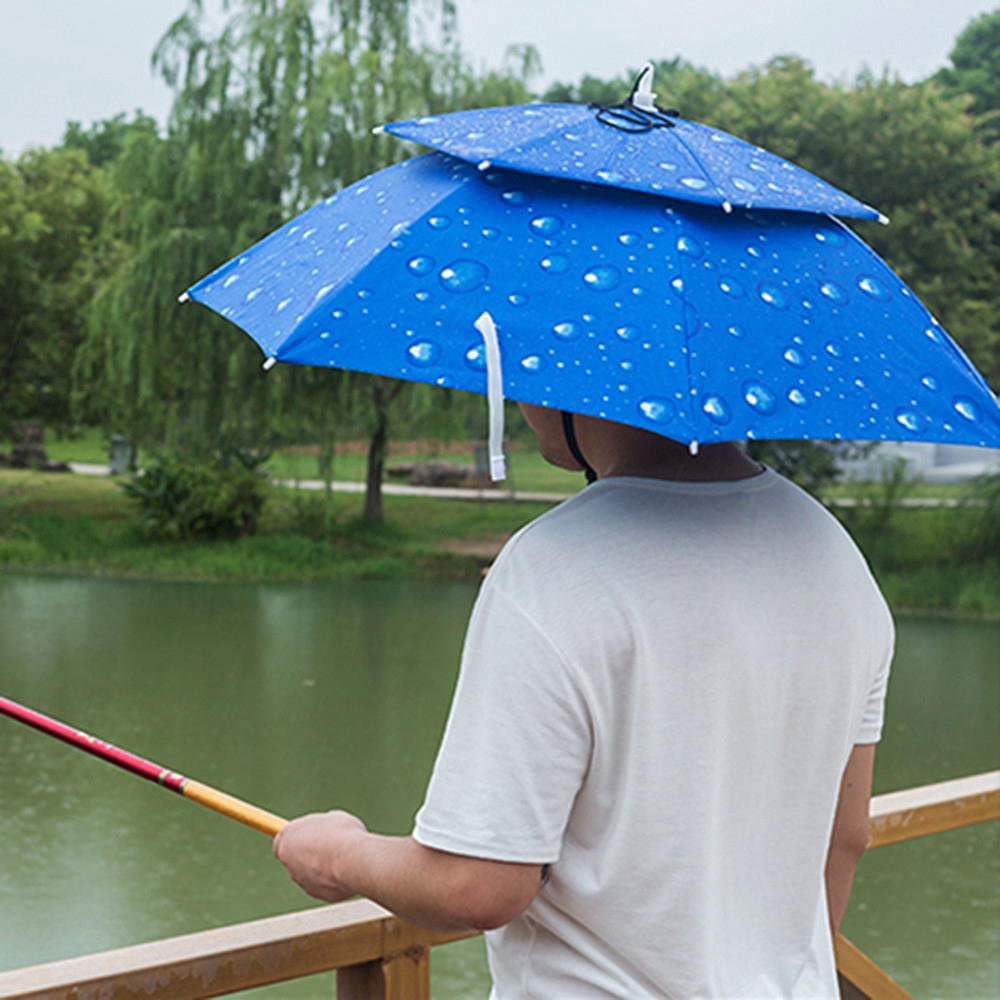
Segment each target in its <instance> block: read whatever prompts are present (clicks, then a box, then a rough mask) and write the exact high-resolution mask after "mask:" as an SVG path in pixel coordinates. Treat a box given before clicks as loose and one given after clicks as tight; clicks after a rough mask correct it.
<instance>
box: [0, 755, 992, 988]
mask: <svg viewBox="0 0 1000 1000" xmlns="http://www.w3.org/2000/svg"><path fill="white" fill-rule="evenodd" d="M997 818H1000V771H993V772H990V773H988V774H979V775H975V776H974V777H971V778H962V779H959V780H957V781H945V782H942V783H940V784H937V785H926V786H924V787H921V788H913V789H909V790H907V791H904V792H894V793H892V794H890V795H880V796H877V797H875V798H874V799H872V806H871V822H870V831H871V834H870V835H871V846H873V847H881V846H884V845H886V844H893V843H897V842H899V841H903V840H910V839H913V838H914V837H921V836H924V835H926V834H930V833H937V832H939V831H942V830H953V829H956V828H958V827H962V826H969V825H971V824H973V823H979V822H982V821H983V820H989V819H997ZM469 936H472V935H461V934H440V933H435V932H433V931H426V930H423V929H422V928H419V927H415V926H413V925H412V924H408V923H406V922H405V921H403V920H399V919H397V918H396V917H394V916H392V914H391V913H389V912H388V911H386V910H384V909H382V908H381V907H380V906H377V905H376V904H375V903H371V902H368V901H367V900H356V901H353V902H349V903H340V904H338V905H336V906H325V907H320V908H317V909H311V910H304V911H302V912H299V913H289V914H286V915H285V916H280V917H271V918H268V919H266V920H255V921H252V922H251V923H246V924H237V925H234V926H232V927H220V928H218V929H217V930H211V931H203V932H201V933H198V934H189V935H186V936H184V937H177V938H171V939H168V940H164V941H154V942H152V943H150V944H142V945H136V946H134V947H130V948H121V949H119V950H117V951H109V952H104V953H102V954H98V955H88V956H86V957H83V958H73V959H68V960H66V961H62V962H53V963H50V964H48V965H39V966H35V967H33V968H27V969H17V970H15V971H13V972H5V973H0V998H5V1000H15V998H16V1000H135V998H143V1000H201V998H203V997H214V996H221V995H223V994H226V993H235V992H237V991H239V990H245V989H250V988H252V987H255V986H265V985H268V984H270V983H277V982H282V981H284V980H287V979H295V978H297V977H299V976H309V975H313V974H315V973H320V972H328V971H330V970H334V969H336V970H337V997H338V1000H428V998H429V997H430V949H431V948H432V947H434V946H435V945H439V944H445V943H447V942H449V941H455V940H458V939H460V938H462V937H469ZM836 950H837V967H838V971H839V973H840V977H841V987H842V990H843V995H844V998H845V1000H858V998H867V1000H905V998H906V997H908V996H909V994H908V993H906V991H905V990H903V989H902V988H901V987H900V986H898V985H897V984H896V983H895V982H893V980H892V979H890V978H889V976H887V975H886V974H885V973H884V972H883V971H882V970H881V969H879V968H878V967H877V966H876V965H875V964H874V963H873V962H872V961H871V960H870V959H868V958H867V957H866V956H865V955H864V954H862V953H861V952H860V951H859V950H858V949H857V948H855V947H854V946H853V945H852V944H851V943H850V942H848V941H846V940H845V939H844V938H839V939H838V940H837V948H836Z"/></svg>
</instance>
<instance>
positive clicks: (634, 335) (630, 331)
mask: <svg viewBox="0 0 1000 1000" xmlns="http://www.w3.org/2000/svg"><path fill="white" fill-rule="evenodd" d="M615 334H616V335H617V337H618V339H619V340H624V341H625V342H626V343H628V342H631V341H633V340H638V339H639V328H638V327H637V326H620V327H618V329H617V330H615Z"/></svg>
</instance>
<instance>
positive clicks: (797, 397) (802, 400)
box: [786, 386, 809, 409]
mask: <svg viewBox="0 0 1000 1000" xmlns="http://www.w3.org/2000/svg"><path fill="white" fill-rule="evenodd" d="M786 395H787V397H788V402H789V403H791V404H792V405H793V406H797V407H799V408H800V409H805V408H806V407H807V406H808V405H809V400H808V398H807V397H806V394H805V393H804V392H803V391H802V390H801V389H800V388H799V387H798V386H793V387H792V388H791V389H789V390H788V392H787V393H786Z"/></svg>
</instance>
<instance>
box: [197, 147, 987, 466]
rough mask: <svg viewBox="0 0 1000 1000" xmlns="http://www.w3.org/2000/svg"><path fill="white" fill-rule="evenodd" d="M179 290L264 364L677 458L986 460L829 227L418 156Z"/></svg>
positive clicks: (917, 308) (890, 285) (891, 302)
mask: <svg viewBox="0 0 1000 1000" xmlns="http://www.w3.org/2000/svg"><path fill="white" fill-rule="evenodd" d="M189 294H190V297H191V298H193V299H195V300H197V301H199V302H202V303H204V304H205V305H207V306H209V307H211V308H212V309H214V310H215V311H217V312H219V313H220V314H221V315H223V316H225V317H227V318H229V319H230V320H232V321H233V322H234V323H236V324H237V325H239V326H240V327H242V328H243V329H244V330H246V331H247V332H248V333H249V334H250V335H251V336H252V337H253V338H254V339H255V340H256V341H257V343H258V344H259V345H260V346H261V348H262V349H263V351H264V352H265V354H266V355H267V357H268V359H269V363H271V362H273V361H274V360H277V361H287V362H292V363H296V364H307V365H322V366H335V367H338V368H346V369H352V370H356V371H363V372H373V373H377V374H381V375H387V376H394V377H398V378H402V379H408V380H410V381H416V382H425V383H428V384H431V385H440V386H446V387H451V388H456V389H463V390H467V391H471V392H477V393H482V394H487V390H488V381H489V376H490V375H491V374H492V375H493V377H494V378H495V379H496V380H497V382H498V384H500V385H502V390H503V394H504V395H505V396H506V397H507V398H510V399H515V400H519V401H522V402H527V403H535V404H539V405H543V406H549V407H555V408H558V409H562V410H570V411H573V412H577V413H584V414H588V415H591V416H596V417H603V418H607V419H610V420H615V421H619V422H622V423H626V424H632V425H634V426H638V427H643V428H646V429H648V430H652V431H655V432H658V433H660V434H663V435H665V436H667V437H671V438H674V439H676V440H678V441H681V442H684V443H687V444H691V443H709V442H713V441H731V440H740V439H744V438H821V439H837V438H843V439H855V440H878V439H885V440H917V441H920V440H922V441H947V442H951V443H955V444H976V445H986V446H991V447H998V446H1000V405H998V404H997V402H996V400H995V398H994V396H993V394H992V392H991V391H990V389H989V387H988V386H987V385H986V383H985V381H984V380H983V379H982V377H981V376H980V375H979V374H978V372H976V370H975V369H974V368H973V366H972V365H971V363H970V362H969V361H968V359H967V358H966V357H965V355H964V354H963V353H962V351H961V350H960V348H959V347H958V346H957V345H956V344H955V343H954V341H952V340H951V338H950V337H948V335H947V334H946V333H945V331H944V330H943V329H942V328H941V326H940V325H939V324H938V323H937V322H936V321H935V320H934V319H933V317H931V315H930V314H929V313H928V312H927V310H926V309H925V308H924V306H923V305H922V304H921V303H920V302H919V301H918V300H917V298H916V296H914V295H913V294H912V292H910V290H909V289H908V288H907V287H906V286H905V285H904V284H903V282H902V281H901V280H900V279H899V278H898V277H897V276H896V275H895V274H894V273H893V272H892V271H891V270H890V269H889V267H888V266H887V265H886V264H885V263H884V262H883V261H882V260H881V259H880V258H879V257H878V256H877V255H876V254H875V253H874V252H873V251H872V250H870V249H869V248H868V247H867V246H866V245H865V244H864V243H863V242H862V241H861V240H860V239H858V237H857V236H855V235H854V234H853V233H852V232H851V231H850V230H849V229H848V228H847V227H846V226H844V225H843V224H842V223H839V222H838V221H837V220H835V219H833V218H832V217H830V216H819V215H812V214H806V213H799V212H790V211H780V212H779V211H748V210H745V209H734V210H733V211H732V212H731V213H730V214H725V213H723V212H720V211H718V209H717V208H713V207H708V206H705V205H696V204H692V203H690V202H686V201H675V200H674V199H670V198H664V197H662V196H657V197H654V196H651V195H648V194H641V193H638V192H635V191H625V190H620V189H612V188H609V187H606V186H600V185H594V184H579V183H575V182H569V181H565V180H556V179H552V178H546V177H539V176H535V175H531V174H524V173H516V172H513V171H508V170H502V169H497V168H491V169H489V170H485V171H481V170H477V169H476V168H475V167H472V166H470V165H469V164H466V163H464V162H462V161H461V160H456V159H454V158H452V157H449V156H446V155H443V154H440V153H432V154H428V155H425V156H421V157H417V158H415V159H412V160H407V161H405V162H403V163H400V164H397V165H395V166H393V167H389V168H388V169H386V170H382V171H379V172H378V173H376V174H373V175H372V176H370V177H367V178H365V179H364V180H362V181H359V182H358V183H356V184H354V185H352V186H351V187H348V188H345V189H344V190H342V191H340V192H338V193H337V194H334V195H332V196H331V197H329V198H327V199H326V200H325V201H323V202H321V203H319V204H318V205H315V206H314V207H313V208H311V209H309V210H307V211H306V212H304V213H303V214H302V215H300V216H299V217H298V218H296V219H294V220H292V221H291V222H289V223H287V224H286V225H285V226H282V227H281V228H280V229H278V230H277V231H275V232H274V233H272V234H271V235H270V236H268V237H266V238H265V239H264V240H262V241H261V242H260V243H258V244H256V245H255V246H253V247H251V248H250V249H249V250H247V251H245V252H244V253H242V254H240V255H239V256H238V257H237V258H235V259H233V260H232V261H230V262H229V263H227V264H225V265H223V266H222V267H221V268H219V269H218V270H217V271H215V272H214V273H213V274H211V275H209V276H208V277H207V278H205V279H203V280H202V281H200V282H199V283H198V284H196V285H195V286H193V287H192V288H191V289H190V290H189ZM484 312H488V313H489V315H490V317H491V323H490V324H486V325H484V324H483V323H482V322H481V320H482V314H483V313H484ZM491 330H492V333H491V335H490V336H487V333H489V332H490V331H491ZM491 357H492V359H493V360H492V361H491Z"/></svg>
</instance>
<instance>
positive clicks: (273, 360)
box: [261, 355, 278, 372]
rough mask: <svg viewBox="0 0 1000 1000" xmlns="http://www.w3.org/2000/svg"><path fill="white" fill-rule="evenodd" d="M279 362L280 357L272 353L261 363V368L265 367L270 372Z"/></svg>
mask: <svg viewBox="0 0 1000 1000" xmlns="http://www.w3.org/2000/svg"><path fill="white" fill-rule="evenodd" d="M277 363H278V359H277V358H276V357H274V355H272V356H271V357H269V358H268V359H267V360H266V361H265V362H264V363H263V364H262V365H261V368H263V369H264V371H266V372H269V371H270V370H271V369H272V368H273V367H274V366H275V365H276V364H277Z"/></svg>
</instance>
